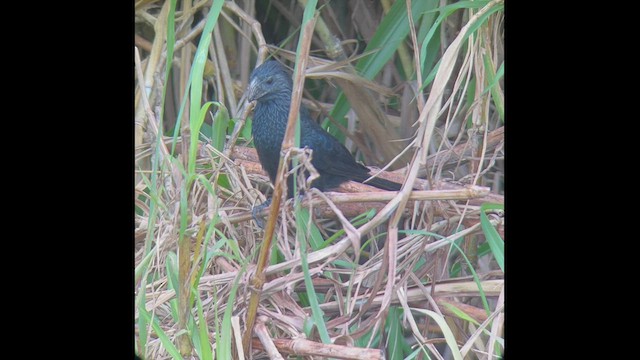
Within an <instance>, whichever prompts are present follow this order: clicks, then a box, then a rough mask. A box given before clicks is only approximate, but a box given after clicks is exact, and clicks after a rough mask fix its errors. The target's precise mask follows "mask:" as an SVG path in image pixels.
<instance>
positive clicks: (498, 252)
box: [480, 203, 504, 272]
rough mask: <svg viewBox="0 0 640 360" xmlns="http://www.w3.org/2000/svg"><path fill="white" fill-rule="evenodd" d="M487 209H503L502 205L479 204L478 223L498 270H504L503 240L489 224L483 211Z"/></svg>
mask: <svg viewBox="0 0 640 360" xmlns="http://www.w3.org/2000/svg"><path fill="white" fill-rule="evenodd" d="M487 210H504V205H500V204H488V203H485V204H482V205H481V206H480V224H481V225H482V231H483V232H484V236H485V238H486V239H487V243H489V247H490V248H491V252H492V253H493V256H494V258H495V259H496V262H497V263H498V266H500V270H502V271H503V272H504V240H502V238H501V237H500V234H498V231H497V230H496V229H495V228H494V227H493V225H491V222H490V221H489V218H488V217H487V214H486V213H485V211H487Z"/></svg>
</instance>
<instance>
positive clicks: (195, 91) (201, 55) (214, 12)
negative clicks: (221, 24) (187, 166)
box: [171, 0, 224, 154]
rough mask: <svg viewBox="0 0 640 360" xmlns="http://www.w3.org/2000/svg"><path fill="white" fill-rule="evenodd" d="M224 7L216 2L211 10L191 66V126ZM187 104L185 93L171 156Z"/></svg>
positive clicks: (189, 84)
mask: <svg viewBox="0 0 640 360" xmlns="http://www.w3.org/2000/svg"><path fill="white" fill-rule="evenodd" d="M222 5H224V0H214V1H213V5H212V6H211V9H210V10H209V14H208V15H207V22H206V23H205V25H204V29H203V30H202V35H201V36H200V42H199V43H198V48H197V49H196V54H195V57H194V59H193V64H192V66H191V72H190V73H189V80H188V81H187V87H186V89H187V90H189V89H190V90H191V91H190V96H191V97H190V100H191V104H190V113H189V115H190V119H189V121H190V125H191V124H193V122H194V121H195V119H194V116H196V114H198V110H199V109H200V103H201V101H202V75H203V74H204V65H205V63H206V60H207V54H208V51H209V43H211V33H212V31H213V27H214V26H215V25H216V22H217V21H218V15H220V11H221V10H222ZM186 104H187V93H186V92H185V94H184V96H183V98H182V102H181V103H180V110H179V111H178V116H177V118H176V119H177V121H176V127H175V129H174V132H173V143H172V146H171V154H174V152H175V147H176V141H177V139H178V130H179V129H180V124H181V122H182V113H183V112H184V108H185V106H186ZM191 135H192V136H195V137H196V138H198V137H199V136H198V133H194V132H193V131H192V132H191Z"/></svg>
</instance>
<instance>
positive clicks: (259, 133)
mask: <svg viewBox="0 0 640 360" xmlns="http://www.w3.org/2000/svg"><path fill="white" fill-rule="evenodd" d="M292 88H293V82H292V80H291V74H290V72H289V71H288V70H287V69H286V68H285V67H284V66H283V65H281V64H280V63H279V62H277V61H275V60H270V61H267V62H265V63H264V64H262V65H260V66H259V67H257V68H256V69H255V70H254V71H253V72H252V73H251V77H250V79H249V87H248V89H247V99H248V101H253V100H256V101H257V104H256V107H255V109H254V112H253V128H252V131H251V133H252V135H253V142H254V144H255V147H256V150H257V151H258V157H259V158H260V164H262V167H263V168H264V169H265V170H266V171H267V173H268V174H269V178H270V179H271V182H272V183H273V184H275V182H276V172H277V170H278V162H279V161H280V150H281V147H282V141H283V139H284V133H285V131H286V128H287V118H288V117H289V107H290V105H291V90H292ZM305 146H306V147H308V148H310V149H313V153H312V156H311V164H313V166H314V167H315V168H316V170H318V173H319V174H320V177H319V178H317V179H316V180H314V181H313V182H312V183H311V184H310V186H311V187H315V188H317V189H318V190H321V191H324V190H327V189H331V188H335V187H337V186H338V185H340V184H342V183H343V182H345V181H348V180H353V181H357V182H360V183H364V181H365V180H366V179H368V178H369V177H370V176H371V174H370V173H369V169H368V168H367V167H365V166H364V165H362V164H360V163H357V162H356V161H355V159H354V158H353V156H352V155H351V153H350V152H349V150H347V148H346V147H344V145H342V144H341V143H340V142H339V141H338V139H336V138H335V137H333V136H332V135H331V134H329V133H328V132H326V131H325V130H324V129H323V128H322V127H320V125H318V124H317V123H316V122H315V121H313V119H311V116H310V115H309V111H308V110H307V109H306V107H305V106H304V105H302V104H301V105H300V147H305ZM287 180H288V181H287V186H288V197H289V198H291V197H293V186H292V183H293V179H292V177H291V176H290V177H289V179H287ZM366 184H368V185H372V186H375V187H377V188H380V189H383V190H392V191H397V190H400V187H401V185H400V184H398V183H395V182H392V181H389V180H385V179H382V178H373V179H371V180H369V181H367V182H366ZM265 205H266V204H265Z"/></svg>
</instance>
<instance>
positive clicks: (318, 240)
mask: <svg viewBox="0 0 640 360" xmlns="http://www.w3.org/2000/svg"><path fill="white" fill-rule="evenodd" d="M296 217H298V218H299V219H300V223H301V224H303V227H302V228H298V229H301V230H302V231H303V232H304V233H307V232H308V233H309V234H310V236H309V244H310V245H311V249H312V250H313V251H316V250H320V249H322V248H324V247H325V245H324V239H323V238H322V234H321V233H320V230H319V229H318V227H317V226H316V224H314V223H313V222H312V221H310V217H311V215H310V214H309V209H305V208H303V207H300V208H299V209H298V210H297V211H296ZM309 224H311V227H310V228H309V226H308V225H309Z"/></svg>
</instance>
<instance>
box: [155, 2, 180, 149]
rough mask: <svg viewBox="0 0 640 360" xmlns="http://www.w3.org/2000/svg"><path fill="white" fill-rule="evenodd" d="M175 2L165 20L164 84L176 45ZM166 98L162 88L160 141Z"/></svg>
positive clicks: (167, 81) (167, 79) (165, 91)
mask: <svg viewBox="0 0 640 360" xmlns="http://www.w3.org/2000/svg"><path fill="white" fill-rule="evenodd" d="M175 16H176V0H171V5H170V7H169V14H168V18H167V59H166V63H165V66H164V69H165V70H164V83H165V84H168V83H169V74H170V73H171V64H173V49H174V47H175V44H176V18H175ZM166 96H167V87H166V86H163V87H162V101H161V102H160V103H161V104H162V105H163V106H160V116H158V123H159V126H158V132H159V134H158V138H159V139H162V129H163V127H162V123H163V119H164V103H165V99H166Z"/></svg>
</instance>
